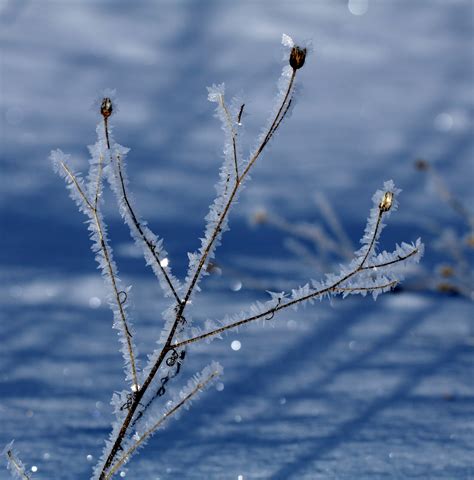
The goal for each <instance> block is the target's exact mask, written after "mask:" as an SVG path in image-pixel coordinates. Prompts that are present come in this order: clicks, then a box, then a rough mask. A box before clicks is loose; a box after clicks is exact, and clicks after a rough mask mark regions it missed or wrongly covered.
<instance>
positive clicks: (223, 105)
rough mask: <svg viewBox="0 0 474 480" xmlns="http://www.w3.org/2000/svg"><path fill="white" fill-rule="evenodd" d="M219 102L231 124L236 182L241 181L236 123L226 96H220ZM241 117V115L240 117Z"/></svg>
mask: <svg viewBox="0 0 474 480" xmlns="http://www.w3.org/2000/svg"><path fill="white" fill-rule="evenodd" d="M219 101H220V104H221V107H222V109H223V110H224V112H225V116H226V118H227V123H228V124H229V128H230V131H231V136H232V154H233V157H234V168H235V181H236V182H238V181H239V164H238V158H237V145H236V139H237V133H236V132H235V130H234V122H233V120H232V117H231V116H230V113H229V110H228V109H227V106H226V104H225V102H224V95H222V94H221V95H219ZM239 116H240V115H239Z"/></svg>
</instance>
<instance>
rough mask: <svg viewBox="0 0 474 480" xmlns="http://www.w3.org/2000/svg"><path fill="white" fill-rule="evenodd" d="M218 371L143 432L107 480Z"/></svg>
mask: <svg viewBox="0 0 474 480" xmlns="http://www.w3.org/2000/svg"><path fill="white" fill-rule="evenodd" d="M217 375H218V372H213V373H211V374H210V375H209V376H208V377H207V378H206V379H205V380H203V381H202V382H200V383H198V384H197V385H196V386H195V387H194V388H193V390H192V391H191V392H189V393H188V395H186V396H185V397H184V398H183V399H181V400H180V401H179V402H178V403H177V404H175V405H174V406H173V407H172V408H170V410H168V411H167V412H165V413H164V414H163V415H162V417H161V418H160V419H159V420H158V421H157V422H156V423H155V424H154V425H153V426H152V427H150V428H149V429H148V430H147V431H146V432H145V433H143V434H142V435H141V436H140V438H139V439H138V440H137V441H136V442H135V443H134V444H133V445H132V446H131V447H130V448H129V449H128V450H127V451H126V452H125V453H124V454H123V455H122V456H121V457H120V458H119V459H118V461H117V463H115V464H114V465H113V467H112V468H111V469H110V470H109V472H108V473H107V475H106V476H105V480H109V479H110V478H112V476H113V475H114V474H115V473H117V470H118V469H119V468H120V467H121V466H122V465H123V464H124V463H125V462H126V461H127V460H128V458H129V457H130V455H132V453H133V452H134V451H135V450H136V449H137V448H138V447H139V446H140V445H141V444H142V443H143V442H144V441H145V440H146V439H147V438H148V437H149V436H150V435H153V433H155V432H156V430H158V428H160V426H161V425H162V424H163V423H164V422H165V420H167V419H168V418H169V417H171V416H172V415H173V414H175V413H176V412H177V411H178V410H179V409H180V408H181V407H182V406H183V405H184V404H185V403H186V402H187V401H188V400H190V399H191V398H192V397H193V396H194V395H196V394H197V393H198V392H199V391H200V390H202V389H203V388H204V387H205V386H206V385H207V384H208V383H209V382H210V381H212V380H213V379H214V378H215V377H216V376H217Z"/></svg>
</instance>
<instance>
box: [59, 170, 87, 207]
mask: <svg viewBox="0 0 474 480" xmlns="http://www.w3.org/2000/svg"><path fill="white" fill-rule="evenodd" d="M61 167H63V169H64V171H65V172H66V174H67V176H68V177H69V178H70V180H71V181H72V183H73V184H74V186H75V187H76V190H77V191H78V193H79V195H80V196H81V197H82V199H83V200H84V202H85V204H86V205H87V206H88V207H89V208H90V209H91V211H94V207H93V206H92V204H91V202H90V201H89V199H88V198H87V196H86V194H85V193H84V192H83V191H82V188H81V186H80V185H79V182H78V181H77V178H76V176H75V175H74V174H73V173H72V172H71V170H70V169H69V167H68V166H67V165H66V164H65V163H64V162H63V161H61Z"/></svg>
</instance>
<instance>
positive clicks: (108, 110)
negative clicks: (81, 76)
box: [100, 97, 113, 118]
mask: <svg viewBox="0 0 474 480" xmlns="http://www.w3.org/2000/svg"><path fill="white" fill-rule="evenodd" d="M112 112H113V107H112V100H110V98H109V97H105V98H103V99H102V103H101V105H100V113H101V114H102V116H103V117H104V118H109V117H110V115H112Z"/></svg>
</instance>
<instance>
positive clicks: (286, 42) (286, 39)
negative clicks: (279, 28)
mask: <svg viewBox="0 0 474 480" xmlns="http://www.w3.org/2000/svg"><path fill="white" fill-rule="evenodd" d="M281 44H282V45H283V46H284V47H288V49H291V48H293V47H294V46H295V42H294V41H293V39H292V38H291V37H290V36H289V35H287V34H286V33H284V34H283V35H282V36H281Z"/></svg>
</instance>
